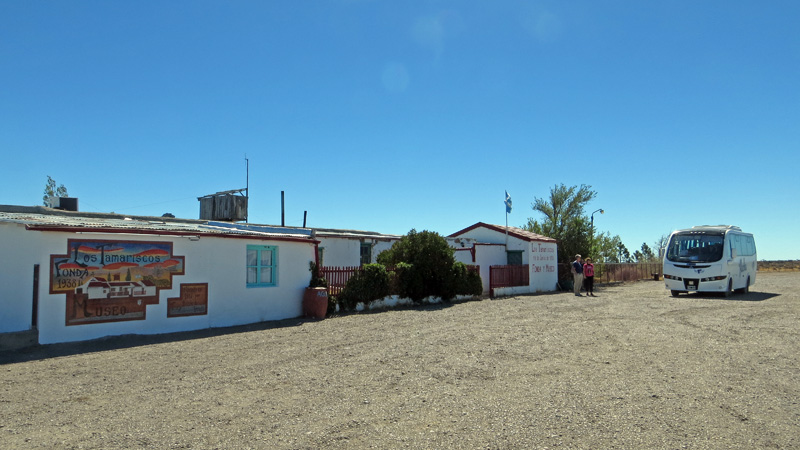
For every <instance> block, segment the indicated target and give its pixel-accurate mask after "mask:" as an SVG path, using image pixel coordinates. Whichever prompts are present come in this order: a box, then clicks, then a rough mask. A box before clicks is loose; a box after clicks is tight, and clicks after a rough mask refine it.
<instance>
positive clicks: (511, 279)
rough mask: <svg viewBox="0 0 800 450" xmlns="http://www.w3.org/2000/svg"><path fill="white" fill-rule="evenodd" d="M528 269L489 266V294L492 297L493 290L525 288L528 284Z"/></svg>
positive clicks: (522, 267)
mask: <svg viewBox="0 0 800 450" xmlns="http://www.w3.org/2000/svg"><path fill="white" fill-rule="evenodd" d="M530 277H531V274H530V267H529V266H528V265H527V264H526V265H524V266H518V265H514V266H489V293H490V294H491V295H492V296H494V289H495V288H501V287H511V286H527V285H529V284H530Z"/></svg>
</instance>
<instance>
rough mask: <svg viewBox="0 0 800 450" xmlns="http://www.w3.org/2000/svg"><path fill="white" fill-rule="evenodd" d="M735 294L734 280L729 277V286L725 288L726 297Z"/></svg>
mask: <svg viewBox="0 0 800 450" xmlns="http://www.w3.org/2000/svg"><path fill="white" fill-rule="evenodd" d="M731 294H733V280H732V279H728V288H727V289H725V297H730V296H731Z"/></svg>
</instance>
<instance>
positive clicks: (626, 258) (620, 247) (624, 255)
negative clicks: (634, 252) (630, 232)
mask: <svg viewBox="0 0 800 450" xmlns="http://www.w3.org/2000/svg"><path fill="white" fill-rule="evenodd" d="M617 257H618V261H619V262H621V263H627V262H631V252H629V251H628V248H627V247H625V244H623V243H622V242H621V241H620V243H619V244H617Z"/></svg>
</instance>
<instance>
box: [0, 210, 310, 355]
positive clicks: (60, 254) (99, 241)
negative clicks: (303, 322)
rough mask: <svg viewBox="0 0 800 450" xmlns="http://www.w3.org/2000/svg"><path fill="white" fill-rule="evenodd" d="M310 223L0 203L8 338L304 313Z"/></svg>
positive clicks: (3, 326)
mask: <svg viewBox="0 0 800 450" xmlns="http://www.w3.org/2000/svg"><path fill="white" fill-rule="evenodd" d="M315 251H316V241H315V240H314V239H313V238H312V237H311V235H310V231H306V232H305V234H303V232H294V231H292V230H289V229H287V230H285V232H277V230H273V231H271V232H263V231H253V230H241V229H235V228H233V227H226V226H225V225H224V224H209V223H208V222H202V221H189V220H181V219H164V218H141V217H127V218H126V217H123V216H117V215H108V214H93V213H77V212H63V211H54V210H50V209H49V208H42V207H4V206H0V254H1V255H3V258H2V259H0V339H2V338H3V333H13V332H24V331H28V330H36V331H38V342H39V343H41V344H49V343H57V342H70V341H82V340H89V339H95V338H100V337H104V336H113V335H125V334H160V333H171V332H179V331H189V330H198V329H204V328H212V327H227V326H233V325H242V324H248V323H256V322H261V321H268V320H280V319H286V318H292V317H298V316H300V315H301V314H302V297H303V292H304V291H305V288H306V287H307V286H308V283H309V280H310V273H309V270H308V268H309V262H311V261H314V260H315V257H316V255H315Z"/></svg>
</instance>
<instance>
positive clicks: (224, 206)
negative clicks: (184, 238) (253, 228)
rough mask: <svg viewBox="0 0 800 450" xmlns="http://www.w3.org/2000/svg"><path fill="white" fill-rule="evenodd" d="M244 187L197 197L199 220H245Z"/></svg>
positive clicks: (245, 199) (245, 201) (245, 197)
mask: <svg viewBox="0 0 800 450" xmlns="http://www.w3.org/2000/svg"><path fill="white" fill-rule="evenodd" d="M242 191H244V189H238V190H235V191H225V192H217V193H216V194H212V195H206V196H205V197H198V198H197V200H199V201H200V220H223V221H230V222H238V221H242V220H247V196H245V195H242Z"/></svg>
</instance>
